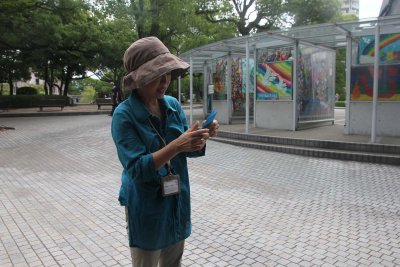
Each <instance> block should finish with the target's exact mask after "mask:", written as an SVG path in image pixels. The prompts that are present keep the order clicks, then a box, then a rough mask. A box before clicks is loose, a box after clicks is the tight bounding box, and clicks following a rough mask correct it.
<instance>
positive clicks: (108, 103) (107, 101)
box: [96, 98, 113, 109]
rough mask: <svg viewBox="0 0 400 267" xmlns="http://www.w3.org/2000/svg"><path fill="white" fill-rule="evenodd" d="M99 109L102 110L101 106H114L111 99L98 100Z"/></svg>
mask: <svg viewBox="0 0 400 267" xmlns="http://www.w3.org/2000/svg"><path fill="white" fill-rule="evenodd" d="M96 104H97V109H101V106H112V105H113V103H112V99H111V98H96Z"/></svg>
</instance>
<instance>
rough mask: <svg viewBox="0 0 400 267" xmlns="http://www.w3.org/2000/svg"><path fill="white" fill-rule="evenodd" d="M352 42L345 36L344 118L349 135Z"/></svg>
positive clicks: (349, 37)
mask: <svg viewBox="0 0 400 267" xmlns="http://www.w3.org/2000/svg"><path fill="white" fill-rule="evenodd" d="M352 49H353V47H352V40H351V36H347V47H346V118H345V123H344V124H345V133H346V134H350V100H351V99H350V98H351V95H350V90H351V88H350V86H351V85H350V82H351V65H352V58H351V55H352V51H351V50H352Z"/></svg>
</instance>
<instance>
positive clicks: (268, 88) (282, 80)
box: [256, 61, 292, 100]
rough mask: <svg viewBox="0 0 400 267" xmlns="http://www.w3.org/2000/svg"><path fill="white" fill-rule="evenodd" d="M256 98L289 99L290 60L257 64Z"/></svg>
mask: <svg viewBox="0 0 400 267" xmlns="http://www.w3.org/2000/svg"><path fill="white" fill-rule="evenodd" d="M256 75H257V76H256V77H257V100H278V99H291V97H292V61H280V62H275V63H267V64H265V63H262V64H258V68H257V74H256Z"/></svg>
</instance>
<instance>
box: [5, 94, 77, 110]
mask: <svg viewBox="0 0 400 267" xmlns="http://www.w3.org/2000/svg"><path fill="white" fill-rule="evenodd" d="M42 99H64V100H65V105H69V103H70V100H69V97H67V96H60V95H7V96H0V105H1V106H2V107H7V108H35V107H38V106H39V102H40V101H41V100H42Z"/></svg>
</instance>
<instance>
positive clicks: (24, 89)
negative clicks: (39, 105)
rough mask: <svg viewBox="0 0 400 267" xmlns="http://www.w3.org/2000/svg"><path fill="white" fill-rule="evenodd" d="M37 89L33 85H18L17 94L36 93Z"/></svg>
mask: <svg viewBox="0 0 400 267" xmlns="http://www.w3.org/2000/svg"><path fill="white" fill-rule="evenodd" d="M37 94H38V90H37V89H36V88H33V87H28V86H26V87H20V88H18V89H17V95H37Z"/></svg>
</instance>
